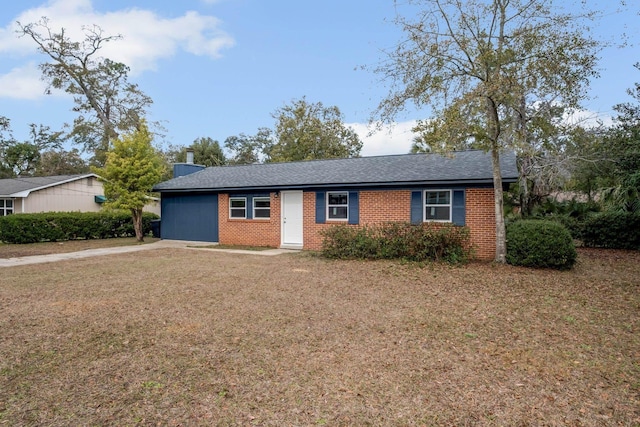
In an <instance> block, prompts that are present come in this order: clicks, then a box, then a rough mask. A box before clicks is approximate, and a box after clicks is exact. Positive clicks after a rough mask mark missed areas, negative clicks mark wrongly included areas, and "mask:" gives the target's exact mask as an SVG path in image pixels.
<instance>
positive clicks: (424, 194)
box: [422, 188, 453, 222]
mask: <svg viewBox="0 0 640 427" xmlns="http://www.w3.org/2000/svg"><path fill="white" fill-rule="evenodd" d="M440 191H448V192H449V204H448V205H427V193H437V192H440ZM422 200H423V202H422V222H453V190H451V189H446V188H440V189H433V190H432V189H429V190H424V191H423V192H422ZM432 206H433V207H440V208H443V207H445V206H449V219H427V207H432Z"/></svg>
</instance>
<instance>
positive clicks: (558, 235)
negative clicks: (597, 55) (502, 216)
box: [507, 220, 578, 270]
mask: <svg viewBox="0 0 640 427" xmlns="http://www.w3.org/2000/svg"><path fill="white" fill-rule="evenodd" d="M577 256H578V254H577V252H576V248H575V245H574V243H573V238H572V237H571V233H569V231H568V230H567V229H566V228H565V227H564V226H563V225H562V224H560V223H558V222H555V221H547V220H522V221H516V222H514V223H511V224H509V225H508V226H507V263H509V264H511V265H519V266H523V267H535V268H554V269H558V270H568V269H570V268H571V267H573V265H574V264H575V262H576V258H577Z"/></svg>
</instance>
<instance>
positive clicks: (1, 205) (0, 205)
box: [0, 199, 4, 208]
mask: <svg viewBox="0 0 640 427" xmlns="http://www.w3.org/2000/svg"><path fill="white" fill-rule="evenodd" d="M0 208H4V199H0Z"/></svg>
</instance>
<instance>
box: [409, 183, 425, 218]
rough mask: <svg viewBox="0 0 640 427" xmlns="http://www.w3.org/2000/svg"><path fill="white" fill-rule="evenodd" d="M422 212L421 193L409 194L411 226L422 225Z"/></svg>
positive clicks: (413, 192)
mask: <svg viewBox="0 0 640 427" xmlns="http://www.w3.org/2000/svg"><path fill="white" fill-rule="evenodd" d="M423 220H424V210H423V205H422V191H412V192H411V224H422V221H423Z"/></svg>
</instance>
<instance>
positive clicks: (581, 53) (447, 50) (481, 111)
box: [373, 0, 599, 262]
mask: <svg viewBox="0 0 640 427" xmlns="http://www.w3.org/2000/svg"><path fill="white" fill-rule="evenodd" d="M396 5H397V6H399V9H400V10H402V7H403V5H407V7H409V9H410V10H409V13H408V14H407V15H408V17H404V16H402V15H399V16H398V18H397V19H396V22H397V24H398V25H399V26H400V27H401V28H402V29H403V30H404V33H405V35H406V39H404V40H402V41H401V42H400V43H399V44H398V45H397V47H396V48H395V50H393V51H390V52H388V53H387V57H386V60H385V61H383V62H382V63H381V64H380V65H379V66H378V67H377V68H376V69H375V71H377V72H378V73H380V74H381V75H382V76H383V78H384V79H386V80H387V81H389V82H390V84H391V89H390V92H389V94H388V96H387V97H385V98H384V99H383V100H382V101H381V102H380V104H379V106H378V108H377V110H376V111H375V112H374V114H373V116H374V119H376V120H378V121H381V122H391V121H393V119H394V118H395V117H396V115H397V114H398V113H399V112H400V111H401V110H403V109H404V108H406V106H407V104H408V103H410V102H411V103H413V104H414V105H415V106H417V107H418V108H419V109H421V108H422V107H428V108H430V109H431V112H432V114H433V117H431V118H427V119H424V120H421V121H419V123H418V125H417V126H416V128H415V129H414V130H415V131H416V132H417V133H418V134H419V141H420V142H423V143H424V144H426V146H427V147H428V148H429V149H430V150H434V151H451V150H454V149H462V148H467V147H469V146H470V145H473V146H475V147H479V148H482V149H484V150H487V151H490V152H491V154H492V159H493V181H494V189H495V194H494V196H495V197H494V199H495V216H496V261H498V262H505V255H506V245H505V230H504V216H503V204H502V199H503V197H502V196H503V194H502V191H503V190H502V178H501V175H500V166H499V162H500V152H501V151H502V150H505V149H515V150H526V148H527V143H528V142H530V141H531V139H530V138H529V137H528V136H527V133H528V132H530V131H531V129H532V127H533V126H534V122H533V119H534V117H537V116H539V115H545V114H547V112H548V110H547V109H546V108H544V107H549V108H551V107H554V106H556V105H562V106H563V107H564V108H568V109H572V108H577V107H578V106H579V103H580V101H581V100H582V99H583V98H584V97H585V94H586V89H587V87H588V83H589V79H590V78H591V77H594V76H596V75H597V73H596V71H595V65H596V61H597V57H596V53H597V49H598V46H599V44H598V42H597V41H595V40H593V39H592V38H590V36H589V31H588V28H586V27H585V26H584V25H583V24H584V22H585V21H584V20H588V19H590V18H592V17H593V16H592V15H590V14H589V13H583V12H579V14H573V13H571V12H566V13H565V12H563V11H562V9H559V8H558V7H556V6H555V5H554V3H553V1H552V0H468V1H464V2H462V1H459V0H409V1H408V2H403V3H402V4H400V3H399V2H397V1H396ZM580 10H582V8H580ZM532 107H535V108H532Z"/></svg>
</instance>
